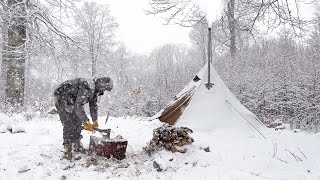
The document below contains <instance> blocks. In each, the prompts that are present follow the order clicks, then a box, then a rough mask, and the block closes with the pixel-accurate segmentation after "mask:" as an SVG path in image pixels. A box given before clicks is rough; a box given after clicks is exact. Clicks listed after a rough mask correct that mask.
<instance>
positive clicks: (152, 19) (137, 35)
mask: <svg viewBox="0 0 320 180" xmlns="http://www.w3.org/2000/svg"><path fill="white" fill-rule="evenodd" d="M94 1H96V2H98V3H100V4H109V5H110V9H111V14H112V16H114V17H115V18H116V21H117V22H118V23H119V29H118V31H117V34H116V35H117V40H119V41H121V42H124V43H125V45H126V47H127V48H128V50H130V51H132V52H135V53H149V52H151V51H152V49H154V48H155V47H158V46H161V45H163V44H166V43H183V44H186V45H190V41H189V36H188V34H189V31H190V29H189V28H184V27H181V26H178V25H167V26H164V25H163V24H162V23H163V22H164V21H163V20H162V19H161V18H160V17H158V16H157V17H156V16H153V15H146V14H145V11H144V10H146V9H148V2H149V0H94ZM206 1H207V2H206ZM217 1H219V0H199V2H201V3H202V4H201V6H202V7H204V6H206V3H207V4H210V5H211V6H212V4H215V3H212V2H217ZM289 1H290V0H289ZM291 1H294V0H291ZM300 8H301V15H302V16H311V15H312V11H313V9H312V8H311V6H310V5H309V6H305V5H303V6H302V7H300ZM206 9H208V8H205V10H206ZM215 11H218V10H217V9H215ZM216 14H217V12H216Z"/></svg>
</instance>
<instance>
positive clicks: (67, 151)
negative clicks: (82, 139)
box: [63, 144, 72, 160]
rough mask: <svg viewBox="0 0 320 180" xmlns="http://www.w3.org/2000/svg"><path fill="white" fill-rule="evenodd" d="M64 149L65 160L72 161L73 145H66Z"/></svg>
mask: <svg viewBox="0 0 320 180" xmlns="http://www.w3.org/2000/svg"><path fill="white" fill-rule="evenodd" d="M63 147H64V154H63V158H64V159H66V160H72V145H71V144H64V145H63Z"/></svg>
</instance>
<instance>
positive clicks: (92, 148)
mask: <svg viewBox="0 0 320 180" xmlns="http://www.w3.org/2000/svg"><path fill="white" fill-rule="evenodd" d="M127 145H128V141H127V140H125V139H119V138H113V139H106V138H99V137H96V136H90V144H89V153H90V154H96V155H98V156H103V157H106V158H108V159H109V158H111V157H114V158H116V159H118V160H122V159H124V158H125V157H126V149H127Z"/></svg>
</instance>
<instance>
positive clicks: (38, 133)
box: [0, 114, 320, 180]
mask: <svg viewBox="0 0 320 180" xmlns="http://www.w3.org/2000/svg"><path fill="white" fill-rule="evenodd" d="M100 119H101V121H100V125H101V127H105V125H104V124H103V121H104V117H101V118H100ZM8 125H9V126H10V125H12V129H13V130H14V131H15V130H25V133H14V134H12V133H10V132H5V133H0V141H1V143H0V159H1V160H0V179H6V180H10V179H12V180H16V179H24V180H25V179H109V178H110V179H228V180H229V179H230V180H231V179H232V180H236V179H245V180H252V179H288V180H289V179H290V180H295V179H297V180H298V179H299V180H301V179H320V153H319V149H320V141H319V139H320V133H318V134H311V133H305V132H300V131H297V132H294V131H291V130H282V131H275V130H274V129H265V130H262V133H263V134H264V135H265V136H266V138H267V139H264V138H262V136H261V135H260V134H259V133H257V132H254V131H252V132H250V133H248V132H247V131H246V132H244V131H239V130H235V129H220V130H215V131H212V132H194V133H193V134H191V136H192V137H193V138H194V140H195V142H194V143H193V144H192V145H190V146H188V147H187V148H188V151H187V153H185V154H181V153H171V152H168V151H165V150H163V151H160V152H158V153H154V154H153V155H152V156H148V155H147V154H146V153H145V152H144V150H143V149H142V147H144V146H145V145H146V143H147V142H148V141H149V140H150V139H151V138H152V131H153V129H155V128H157V127H159V126H161V123H160V122H159V121H156V120H155V121H147V120H146V119H143V118H138V117H134V118H133V117H127V118H112V117H110V118H109V122H108V124H107V126H108V128H111V129H112V133H111V137H113V136H116V135H118V134H121V135H122V136H123V137H124V138H126V139H127V140H128V148H127V153H126V156H127V158H126V159H125V160H122V161H118V160H115V159H104V158H92V157H89V156H87V155H82V156H81V159H80V160H77V161H74V162H69V161H66V160H60V158H61V157H62V151H63V146H62V126H61V123H60V121H59V120H58V116H56V115H54V116H52V117H46V118H40V117H34V118H33V119H32V120H29V121H27V120H26V118H25V117H24V116H22V115H16V116H12V117H7V116H5V115H3V114H0V126H1V128H0V131H2V132H3V131H4V130H5V129H6V128H5V127H6V126H8ZM82 134H83V136H84V138H83V139H82V142H83V144H84V146H85V147H86V148H88V145H89V137H90V135H92V133H90V132H82ZM96 135H98V134H96ZM206 147H209V148H210V152H206V151H204V150H203V149H204V148H206ZM154 160H156V161H157V162H158V164H160V166H161V167H162V168H163V169H164V170H163V171H162V172H158V171H157V170H156V169H155V168H154V167H153V161H154Z"/></svg>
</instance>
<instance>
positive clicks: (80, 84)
mask: <svg viewBox="0 0 320 180" xmlns="http://www.w3.org/2000/svg"><path fill="white" fill-rule="evenodd" d="M54 96H55V97H57V98H60V99H62V100H64V101H65V102H66V104H67V106H68V107H71V109H72V112H73V113H75V114H76V115H77V117H78V118H79V120H81V121H82V122H84V121H87V120H88V116H87V115H86V112H85V110H84V105H85V104H86V103H89V108H90V115H91V118H92V120H97V118H98V107H97V101H98V95H97V93H96V92H95V90H94V87H90V85H89V83H88V81H86V80H84V79H82V78H77V79H71V80H67V81H65V82H63V83H62V84H60V85H59V86H58V87H57V88H56V89H55V91H54Z"/></svg>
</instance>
